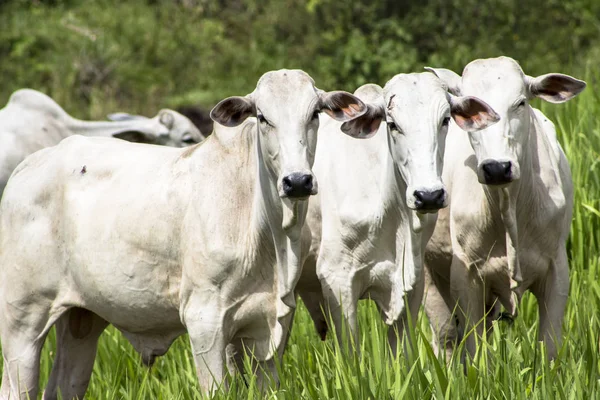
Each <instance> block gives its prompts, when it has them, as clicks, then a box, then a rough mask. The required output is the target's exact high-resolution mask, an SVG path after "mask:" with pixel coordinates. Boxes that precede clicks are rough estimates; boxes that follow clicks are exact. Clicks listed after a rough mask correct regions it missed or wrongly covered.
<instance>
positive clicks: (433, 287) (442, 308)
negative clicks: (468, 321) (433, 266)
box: [423, 268, 459, 363]
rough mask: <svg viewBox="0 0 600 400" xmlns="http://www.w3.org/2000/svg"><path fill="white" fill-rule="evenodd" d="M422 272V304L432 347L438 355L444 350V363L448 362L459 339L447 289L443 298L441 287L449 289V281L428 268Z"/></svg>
mask: <svg viewBox="0 0 600 400" xmlns="http://www.w3.org/2000/svg"><path fill="white" fill-rule="evenodd" d="M424 273H425V299H424V301H423V304H424V306H425V313H426V314H427V317H428V318H429V324H430V326H431V331H432V333H433V341H432V347H433V350H434V352H435V354H436V356H438V357H439V355H440V353H441V352H442V351H444V352H445V357H446V363H449V362H450V360H451V358H452V353H453V351H454V347H455V346H456V344H457V342H458V340H459V335H458V329H457V327H456V319H455V314H454V310H451V309H450V307H448V304H452V303H453V302H452V300H451V298H450V297H449V296H450V292H449V290H446V292H447V293H446V294H447V296H448V298H447V299H445V298H444V291H443V289H444V288H447V289H449V288H450V283H449V282H447V281H445V280H443V279H442V278H441V277H439V276H437V275H436V274H435V272H433V271H429V268H425V269H424Z"/></svg>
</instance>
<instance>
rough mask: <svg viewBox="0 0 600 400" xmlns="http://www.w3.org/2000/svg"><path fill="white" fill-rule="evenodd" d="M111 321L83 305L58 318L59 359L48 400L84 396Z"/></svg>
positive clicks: (47, 396)
mask: <svg viewBox="0 0 600 400" xmlns="http://www.w3.org/2000/svg"><path fill="white" fill-rule="evenodd" d="M107 325H108V323H107V322H106V321H105V320H104V319H102V318H100V317H99V316H98V315H96V314H94V313H93V312H91V311H88V310H85V309H83V308H72V309H70V310H68V311H67V312H65V313H64V314H63V315H62V316H61V317H60V318H59V319H58V321H56V358H55V359H54V365H53V366H52V373H51V374H50V380H49V381H48V386H47V387H46V391H45V392H44V400H50V399H52V400H54V399H57V398H58V393H59V392H60V395H61V398H63V399H65V400H66V399H76V398H79V399H82V398H83V396H84V395H85V392H86V390H87V387H88V383H89V381H90V377H91V375H92V368H93V367H94V360H95V358H96V348H97V346H98V338H99V337H100V335H101V334H102V332H103V331H104V328H106V326H107Z"/></svg>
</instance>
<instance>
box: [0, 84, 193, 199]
mask: <svg viewBox="0 0 600 400" xmlns="http://www.w3.org/2000/svg"><path fill="white" fill-rule="evenodd" d="M109 118H110V119H112V120H113V121H82V120H79V119H76V118H73V117H71V116H70V115H69V114H67V112H66V111H65V110H63V109H62V107H61V106H59V105H58V104H57V103H56V102H55V101H54V100H52V99H51V98H50V97H48V96H46V95H45V94H43V93H41V92H38V91H36V90H32V89H21V90H17V91H16V92H14V93H13V94H12V95H11V96H10V99H9V100H8V103H7V104H6V106H5V107H4V108H3V109H1V110H0V195H1V194H2V191H3V190H4V187H5V186H6V182H7V181H8V178H9V177H10V174H11V173H12V172H13V170H14V169H15V168H16V167H17V165H19V163H20V162H21V161H23V160H24V159H25V157H27V156H28V155H30V154H32V153H34V152H36V151H38V150H40V149H43V148H45V147H50V146H54V145H56V144H58V143H59V142H60V141H61V140H63V139H64V138H66V137H69V136H72V135H83V136H102V137H117V138H121V139H125V140H130V141H135V142H142V143H153V144H163V145H167V146H174V147H183V146H187V145H189V144H192V143H199V142H200V141H202V139H204V136H203V135H202V133H200V131H199V130H198V129H197V128H196V127H195V126H194V124H192V122H191V121H190V120H189V119H187V118H186V117H184V116H183V115H181V114H179V113H178V112H175V111H173V110H168V109H163V110H160V111H159V113H158V115H157V116H155V117H154V118H147V117H143V116H139V115H129V114H126V113H116V114H111V115H109Z"/></svg>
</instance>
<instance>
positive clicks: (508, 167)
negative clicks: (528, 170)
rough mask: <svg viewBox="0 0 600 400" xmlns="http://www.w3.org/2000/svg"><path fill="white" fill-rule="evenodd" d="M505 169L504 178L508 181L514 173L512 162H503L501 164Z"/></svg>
mask: <svg viewBox="0 0 600 400" xmlns="http://www.w3.org/2000/svg"><path fill="white" fill-rule="evenodd" d="M500 164H501V165H502V167H503V169H504V177H505V178H506V179H510V178H511V172H512V164H511V162H510V161H506V162H501V163H500Z"/></svg>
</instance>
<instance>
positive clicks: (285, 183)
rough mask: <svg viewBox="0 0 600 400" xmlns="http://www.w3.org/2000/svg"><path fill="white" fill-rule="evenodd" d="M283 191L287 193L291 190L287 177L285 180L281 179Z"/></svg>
mask: <svg viewBox="0 0 600 400" xmlns="http://www.w3.org/2000/svg"><path fill="white" fill-rule="evenodd" d="M282 183H283V191H284V192H286V193H288V192H290V191H291V190H292V180H291V179H290V177H289V176H286V177H285V178H283V181H282Z"/></svg>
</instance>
